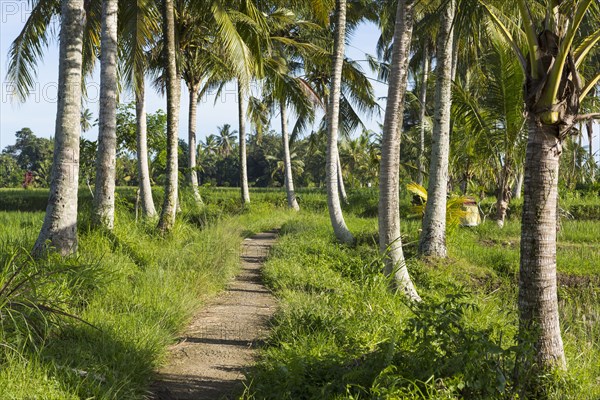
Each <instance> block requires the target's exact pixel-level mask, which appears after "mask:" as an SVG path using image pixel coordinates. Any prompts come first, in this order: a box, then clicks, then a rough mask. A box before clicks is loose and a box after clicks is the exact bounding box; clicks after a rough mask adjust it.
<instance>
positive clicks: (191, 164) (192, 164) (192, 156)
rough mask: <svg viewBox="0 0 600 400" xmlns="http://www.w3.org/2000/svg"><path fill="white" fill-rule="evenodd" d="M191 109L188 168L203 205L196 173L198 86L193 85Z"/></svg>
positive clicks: (196, 196)
mask: <svg viewBox="0 0 600 400" xmlns="http://www.w3.org/2000/svg"><path fill="white" fill-rule="evenodd" d="M189 92H190V109H189V127H188V147H189V158H188V168H189V170H190V175H189V176H190V184H191V186H192V194H193V196H194V200H195V201H196V204H197V205H202V204H203V202H202V197H201V196H200V192H199V191H198V174H197V173H196V167H197V166H196V118H197V110H198V100H197V96H198V88H197V87H195V86H192V87H191V88H190V91H189Z"/></svg>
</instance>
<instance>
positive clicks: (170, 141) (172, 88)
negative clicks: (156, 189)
mask: <svg viewBox="0 0 600 400" xmlns="http://www.w3.org/2000/svg"><path fill="white" fill-rule="evenodd" d="M164 21H165V22H164V26H165V28H164V35H165V52H166V54H165V60H166V63H167V68H166V69H167V171H166V176H167V179H166V182H165V197H164V201H163V207H162V210H161V213H160V219H159V221H158V229H159V230H160V231H161V232H163V233H164V232H168V231H170V230H171V229H172V228H173V226H174V225H175V217H176V215H177V204H178V203H177V202H178V199H177V189H178V160H177V150H178V145H179V141H178V139H179V135H178V128H179V99H180V95H181V93H180V92H181V87H180V80H179V75H178V74H177V62H176V54H175V48H176V45H175V16H174V10H173V0H164Z"/></svg>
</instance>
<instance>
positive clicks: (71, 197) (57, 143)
mask: <svg viewBox="0 0 600 400" xmlns="http://www.w3.org/2000/svg"><path fill="white" fill-rule="evenodd" d="M61 16H62V18H61V29H60V54H59V66H58V70H59V73H58V103H57V111H56V127H55V136H54V159H53V164H52V173H51V175H50V196H49V198H48V206H47V208H46V215H45V217H44V223H43V225H42V229H41V230H40V234H39V236H38V238H37V241H36V242H35V245H34V247H33V254H34V255H35V256H38V257H39V256H42V255H43V254H44V253H45V252H46V251H47V250H50V249H53V250H55V251H56V252H58V253H59V254H61V255H63V256H66V255H69V254H71V253H74V252H76V251H77V188H78V185H79V135H80V132H81V74H82V73H81V68H82V48H83V25H84V21H85V11H84V8H83V0H64V1H62V4H61Z"/></svg>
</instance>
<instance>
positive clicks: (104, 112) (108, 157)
mask: <svg viewBox="0 0 600 400" xmlns="http://www.w3.org/2000/svg"><path fill="white" fill-rule="evenodd" d="M118 8H119V7H118V1H117V0H105V1H103V2H102V41H101V56H100V115H99V118H98V119H99V126H100V128H99V132H98V158H97V159H96V187H95V195H94V208H93V212H92V214H93V220H94V223H95V224H96V225H97V226H101V227H103V228H106V229H112V228H113V227H114V222H115V179H116V162H117V90H118V85H117V13H118Z"/></svg>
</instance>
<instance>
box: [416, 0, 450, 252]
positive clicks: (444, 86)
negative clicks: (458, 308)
mask: <svg viewBox="0 0 600 400" xmlns="http://www.w3.org/2000/svg"><path fill="white" fill-rule="evenodd" d="M455 10H456V0H450V1H449V2H448V4H447V5H446V6H445V9H444V10H443V13H442V18H441V27H440V32H439V36H438V42H437V51H436V54H437V57H436V64H437V65H436V73H437V81H436V89H435V117H434V124H433V137H432V146H431V161H430V165H429V185H428V189H427V192H428V193H429V196H428V199H429V200H428V201H427V206H426V207H425V216H424V218H423V230H422V231H421V237H420V239H419V253H420V254H422V255H426V256H434V257H441V258H443V257H446V195H447V191H448V159H449V150H450V108H451V105H452V101H451V94H452V92H451V88H452V48H453V46H452V43H453V37H454V34H453V25H454V14H455Z"/></svg>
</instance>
